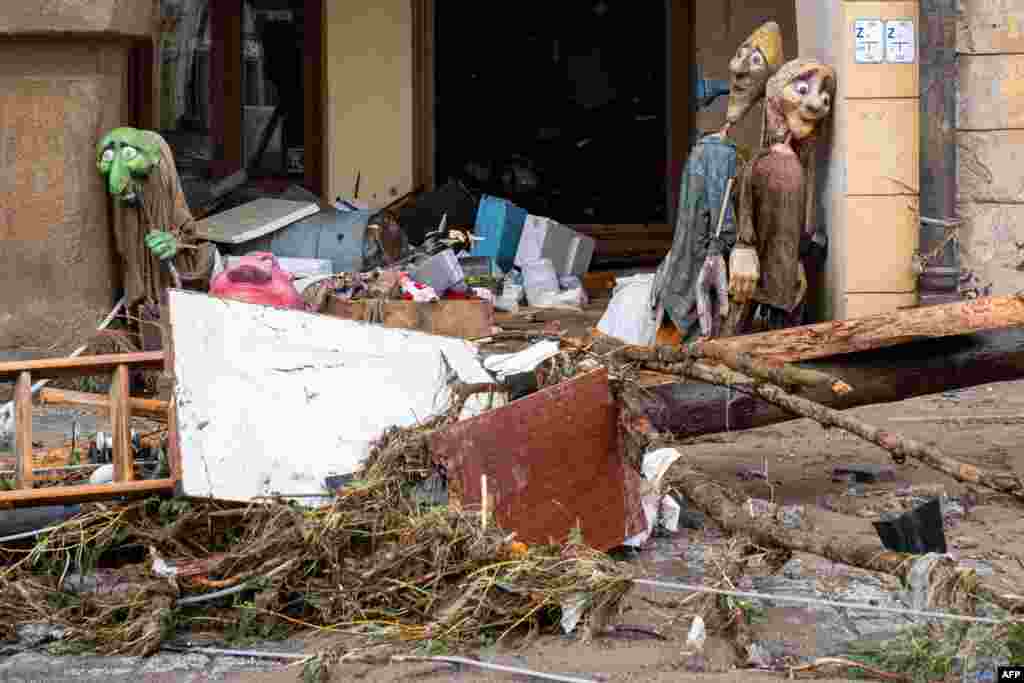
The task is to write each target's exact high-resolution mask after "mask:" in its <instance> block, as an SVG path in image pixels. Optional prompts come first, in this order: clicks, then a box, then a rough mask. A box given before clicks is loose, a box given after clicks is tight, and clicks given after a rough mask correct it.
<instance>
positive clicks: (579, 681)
mask: <svg viewBox="0 0 1024 683" xmlns="http://www.w3.org/2000/svg"><path fill="white" fill-rule="evenodd" d="M391 661H392V662H395V663H398V664H400V663H403V662H439V663H444V664H457V665H460V666H475V667H477V668H480V669H488V670H490V671H503V672H505V673H510V674H518V675H520V676H530V677H532V678H540V679H543V680H546V681H564V683H597V681H595V680H594V679H592V678H576V677H574V676H562V675H559V674H548V673H541V672H539V671H531V670H530V669H520V668H518V667H515V666H502V665H501V664H490V663H488V662H481V661H477V660H475V659H468V658H466V657H413V656H410V655H393V656H392V657H391Z"/></svg>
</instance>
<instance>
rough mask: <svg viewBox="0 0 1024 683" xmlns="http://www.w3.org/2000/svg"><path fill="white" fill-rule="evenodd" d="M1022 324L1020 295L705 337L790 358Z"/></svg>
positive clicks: (754, 352) (714, 343)
mask: <svg viewBox="0 0 1024 683" xmlns="http://www.w3.org/2000/svg"><path fill="white" fill-rule="evenodd" d="M1022 326H1024V298H1022V297H1021V296H1020V295H1017V296H1003V297H986V298H983V299H973V300H970V301H959V302H957V303H953V304H942V305H939V306H922V307H920V308H911V309H907V310H902V311H894V312H892V313H881V314H878V315H872V316H867V317H864V318H852V319H850V320H835V321H832V322H827V323H820V324H818V325H804V326H802V327H791V328H788V329H784V330H775V331H772V332H762V333H759V334H748V335H742V336H739V337H729V338H727V339H712V340H709V341H707V342H705V345H706V346H708V347H711V346H714V347H719V348H723V349H730V350H732V351H734V352H744V353H749V354H751V355H752V356H755V357H756V358H758V359H760V360H769V359H771V360H777V361H782V362H793V361H802V360H812V359H815V358H827V357H828V356H835V355H838V354H844V353H857V352H860V351H870V350H874V349H881V348H885V347H889V346H898V345H901V344H906V343H908V342H913V341H919V340H923V339H938V338H942V337H953V336H958V335H964V334H972V333H974V332H982V331H985V330H1000V329H1006V328H1011V327H1022Z"/></svg>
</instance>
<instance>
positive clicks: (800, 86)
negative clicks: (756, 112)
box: [765, 59, 837, 143]
mask: <svg viewBox="0 0 1024 683" xmlns="http://www.w3.org/2000/svg"><path fill="white" fill-rule="evenodd" d="M836 83H837V82H836V72H835V69H833V68H832V67H830V66H827V65H825V64H822V63H821V62H818V61H815V60H813V59H795V60H793V61H791V62H787V63H786V65H785V66H783V67H782V68H781V69H779V72H778V73H777V74H775V75H774V76H772V77H771V79H770V80H769V81H768V89H767V106H766V107H765V115H766V129H765V135H766V138H767V140H766V141H767V142H770V143H775V142H781V141H782V140H784V139H785V138H786V136H787V135H788V134H792V135H793V138H794V139H795V140H806V139H808V138H810V137H813V136H814V135H815V134H816V133H818V131H819V130H820V129H821V126H822V124H823V123H824V121H825V120H826V119H827V118H828V116H829V114H831V113H832V103H833V101H834V100H835V96H836Z"/></svg>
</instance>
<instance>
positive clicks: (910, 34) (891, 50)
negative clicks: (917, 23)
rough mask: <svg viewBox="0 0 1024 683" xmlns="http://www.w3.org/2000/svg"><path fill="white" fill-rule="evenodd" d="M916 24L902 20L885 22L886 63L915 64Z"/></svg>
mask: <svg viewBox="0 0 1024 683" xmlns="http://www.w3.org/2000/svg"><path fill="white" fill-rule="evenodd" d="M915 52H916V49H915V46H914V22H913V21H910V20H907V19H901V20H899V21H887V22H885V61H887V62H889V63H891V64H913V63H914V59H915V57H916V54H915Z"/></svg>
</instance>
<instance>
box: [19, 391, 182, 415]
mask: <svg viewBox="0 0 1024 683" xmlns="http://www.w3.org/2000/svg"><path fill="white" fill-rule="evenodd" d="M39 403H40V404H42V405H51V406H76V407H82V408H96V409H97V410H99V411H108V410H110V397H109V396H104V395H103V394H90V393H86V392H83V391H67V390H64V389H42V390H41V391H40V392H39ZM128 404H129V407H130V408H131V412H132V415H137V416H140V417H152V418H156V419H158V420H165V419H167V412H168V409H169V403H168V402H167V401H159V400H155V399H148V398H129V400H128Z"/></svg>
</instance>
